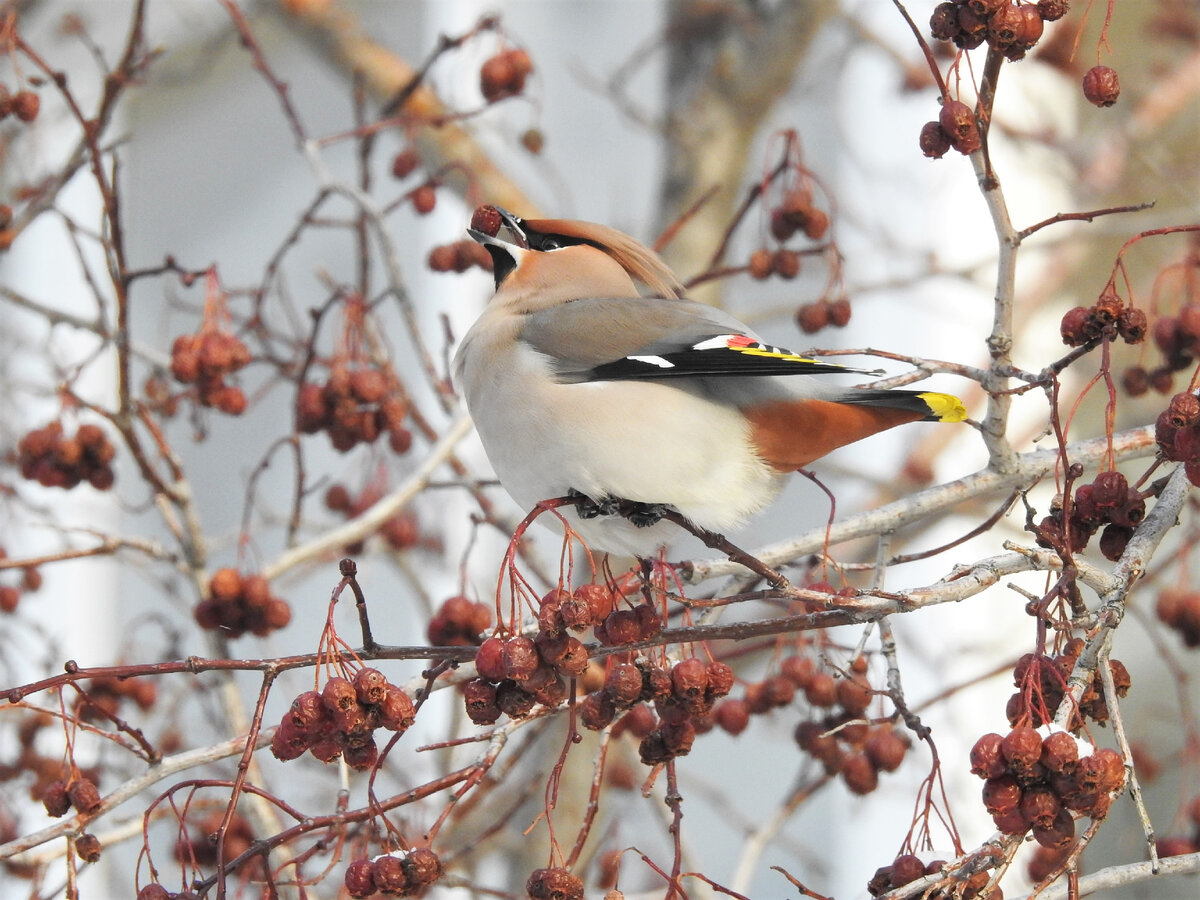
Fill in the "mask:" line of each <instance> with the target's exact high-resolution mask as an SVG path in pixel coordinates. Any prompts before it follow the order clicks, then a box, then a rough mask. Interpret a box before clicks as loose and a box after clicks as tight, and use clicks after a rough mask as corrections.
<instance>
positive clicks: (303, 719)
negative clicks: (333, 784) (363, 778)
mask: <svg viewBox="0 0 1200 900" xmlns="http://www.w3.org/2000/svg"><path fill="white" fill-rule="evenodd" d="M414 715H415V709H414V707H413V702H412V700H411V699H409V696H408V694H406V693H404V691H403V690H401V689H400V688H399V687H397V686H396V685H394V684H392V683H391V682H389V681H388V680H387V677H386V676H385V675H384V674H383V673H382V672H380V671H379V670H378V669H372V668H361V669H359V670H358V671H357V672H355V673H354V680H353V681H351V680H349V679H347V678H342V677H340V676H334V677H333V678H330V679H329V680H328V681H327V682H325V686H324V687H323V688H322V689H321V690H320V691H319V692H318V691H305V692H304V693H303V694H301V695H300V696H299V697H297V698H296V699H295V700H293V701H292V706H291V709H289V710H288V711H287V712H286V713H285V714H284V716H283V719H282V720H281V721H280V723H279V727H278V728H276V729H275V735H274V736H273V737H272V738H271V752H272V753H273V754H275V758H276V759H281V760H289V759H296V758H298V757H300V756H303V755H304V752H305V751H306V750H307V751H310V752H311V753H312V755H313V756H314V757H316V758H317V759H319V760H321V762H332V761H333V760H335V759H337V758H338V757H339V756H341V757H342V758H343V759H345V760H346V764H347V765H348V766H350V767H351V768H352V769H357V770H359V771H365V770H367V769H370V768H371V767H372V766H374V765H375V763H376V762H377V761H378V759H379V748H378V746H376V744H375V729H376V728H385V729H387V730H388V731H395V732H397V733H398V734H403V733H404V732H405V731H407V730H408V728H409V726H410V725H412V723H413V717H414Z"/></svg>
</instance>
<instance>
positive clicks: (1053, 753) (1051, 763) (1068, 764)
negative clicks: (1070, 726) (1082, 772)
mask: <svg viewBox="0 0 1200 900" xmlns="http://www.w3.org/2000/svg"><path fill="white" fill-rule="evenodd" d="M1078 762H1079V745H1078V744H1077V743H1076V742H1075V738H1073V737H1072V736H1071V735H1069V734H1067V733H1066V732H1065V731H1055V732H1053V733H1052V734H1049V735H1047V736H1046V737H1045V739H1043V741H1042V757H1041V763H1042V765H1043V766H1044V767H1045V768H1046V771H1048V772H1055V773H1070V772H1073V771H1075V764H1076V763H1078Z"/></svg>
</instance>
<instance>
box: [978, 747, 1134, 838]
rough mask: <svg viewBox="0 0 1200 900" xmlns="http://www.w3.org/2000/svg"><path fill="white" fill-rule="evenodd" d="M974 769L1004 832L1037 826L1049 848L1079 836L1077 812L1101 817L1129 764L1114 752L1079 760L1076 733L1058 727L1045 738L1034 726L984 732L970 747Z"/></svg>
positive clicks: (994, 818) (1038, 834)
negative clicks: (1002, 732) (1058, 729)
mask: <svg viewBox="0 0 1200 900" xmlns="http://www.w3.org/2000/svg"><path fill="white" fill-rule="evenodd" d="M971 771H972V772H973V773H974V774H976V775H978V776H979V777H980V778H982V779H984V785H983V803H984V806H986V807H987V811H988V812H989V813H991V816H992V821H994V822H995V823H996V827H997V828H998V829H999V830H1000V831H1003V832H1004V833H1005V834H1024V833H1025V832H1026V831H1029V830H1030V829H1032V830H1033V837H1034V839H1035V840H1036V841H1037V842H1038V843H1039V844H1041V845H1042V846H1044V847H1052V848H1060V847H1063V846H1065V845H1067V844H1069V843H1070V842H1071V841H1072V840H1073V839H1074V837H1075V819H1074V817H1073V816H1072V815H1071V814H1072V813H1079V814H1080V815H1086V816H1088V817H1090V818H1093V819H1101V818H1103V817H1104V816H1105V815H1107V814H1108V807H1109V804H1110V803H1111V802H1112V794H1113V792H1114V791H1116V790H1119V789H1120V788H1121V787H1122V786H1123V785H1124V784H1125V764H1124V762H1122V760H1121V755H1120V754H1119V753H1117V751H1115V750H1110V749H1107V748H1106V749H1097V750H1094V751H1093V752H1092V753H1091V754H1090V755H1088V756H1084V757H1082V758H1080V756H1079V745H1078V744H1077V742H1076V740H1075V738H1074V737H1072V736H1071V735H1070V734H1068V733H1066V732H1064V731H1056V732H1053V733H1052V734H1050V735H1048V736H1047V737H1046V738H1045V739H1043V738H1042V736H1041V735H1039V734H1038V733H1037V731H1035V730H1034V729H1032V728H1028V727H1021V728H1014V729H1013V730H1012V731H1010V732H1009V733H1008V734H1007V735H1003V736H1001V735H999V734H995V733H992V734H985V735H984V736H983V737H981V738H980V739H979V740H978V741H976V742H975V746H974V747H972V748H971Z"/></svg>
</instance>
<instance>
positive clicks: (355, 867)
mask: <svg viewBox="0 0 1200 900" xmlns="http://www.w3.org/2000/svg"><path fill="white" fill-rule="evenodd" d="M344 884H345V885H346V893H348V894H349V895H350V896H351V897H354V898H356V900H362V898H365V897H370V896H371V895H372V894H374V893H375V891H376V890H377V887H376V885H375V873H374V866H373V865H372V863H371V860H369V859H356V860H354V861H352V862H351V863H350V865H348V866H346V877H345V879H344ZM139 900H140V897H139Z"/></svg>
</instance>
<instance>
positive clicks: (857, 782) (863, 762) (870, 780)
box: [842, 753, 879, 796]
mask: <svg viewBox="0 0 1200 900" xmlns="http://www.w3.org/2000/svg"><path fill="white" fill-rule="evenodd" d="M842 779H843V780H844V781H845V782H846V787H848V788H850V790H851V791H853V792H854V793H855V794H858V795H860V796H862V795H864V794H869V793H871V791H873V790H875V788H876V787H878V786H879V772H878V771H876V769H875V764H874V763H873V762H871V759H870V757H868V756H867V755H866V754H865V753H856V754H854V755H853V756H849V757H847V758H846V760H845V761H844V762H843V763H842Z"/></svg>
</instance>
